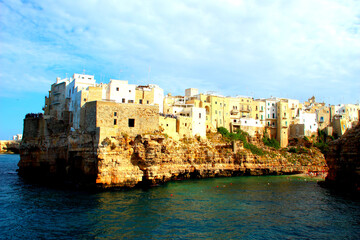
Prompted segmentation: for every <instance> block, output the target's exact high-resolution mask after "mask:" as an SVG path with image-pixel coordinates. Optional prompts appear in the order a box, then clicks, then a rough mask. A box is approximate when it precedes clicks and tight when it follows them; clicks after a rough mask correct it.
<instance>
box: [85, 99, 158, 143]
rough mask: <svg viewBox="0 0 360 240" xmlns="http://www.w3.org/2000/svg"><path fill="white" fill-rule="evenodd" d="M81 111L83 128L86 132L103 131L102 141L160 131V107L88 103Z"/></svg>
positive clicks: (100, 102) (98, 102) (101, 102)
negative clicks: (109, 138)
mask: <svg viewBox="0 0 360 240" xmlns="http://www.w3.org/2000/svg"><path fill="white" fill-rule="evenodd" d="M81 111H82V116H81V119H82V126H83V127H84V129H85V130H86V131H89V132H94V131H96V129H98V128H100V131H102V129H103V131H102V133H103V134H102V135H101V136H100V140H102V139H104V138H106V137H111V136H114V137H116V136H120V135H122V134H127V135H129V136H136V135H137V134H143V133H149V132H154V131H156V130H159V114H158V106H150V105H141V104H132V103H129V104H128V103H115V102H106V101H94V102H88V103H86V104H85V105H84V107H83V108H82V110H81ZM104 133H106V134H104ZM107 135H108V136H107Z"/></svg>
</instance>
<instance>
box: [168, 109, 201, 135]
mask: <svg viewBox="0 0 360 240" xmlns="http://www.w3.org/2000/svg"><path fill="white" fill-rule="evenodd" d="M170 114H173V115H176V116H183V117H189V118H191V119H192V129H191V132H192V136H196V135H198V136H200V137H206V124H205V121H206V110H205V108H198V107H194V106H193V105H191V104H186V105H185V104H184V105H181V106H180V105H177V106H173V107H172V112H171V113H170Z"/></svg>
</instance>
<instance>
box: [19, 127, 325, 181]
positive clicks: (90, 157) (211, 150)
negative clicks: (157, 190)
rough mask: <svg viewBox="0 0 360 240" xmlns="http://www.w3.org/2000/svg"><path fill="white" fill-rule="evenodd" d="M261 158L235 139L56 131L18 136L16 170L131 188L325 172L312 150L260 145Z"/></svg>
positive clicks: (317, 155) (62, 179)
mask: <svg viewBox="0 0 360 240" xmlns="http://www.w3.org/2000/svg"><path fill="white" fill-rule="evenodd" d="M250 141H252V143H254V144H258V146H259V147H262V148H263V149H265V150H266V151H267V154H266V155H264V156H258V155H254V154H252V153H251V152H250V151H249V150H247V149H244V148H243V147H242V143H241V142H225V141H223V140H222V138H221V135H219V134H213V136H211V137H209V138H208V139H205V140H204V139H199V140H198V139H195V138H193V139H183V140H181V141H175V140H173V139H171V138H167V137H166V136H164V135H162V134H149V135H138V136H137V137H126V136H123V137H119V138H111V139H109V138H107V139H105V140H103V141H102V142H101V143H97V139H96V137H95V135H94V134H90V133H78V132H68V133H64V132H58V133H56V134H55V133H53V134H52V135H51V136H47V137H34V138H27V139H25V140H23V142H22V145H21V149H20V157H21V160H20V162H19V164H18V166H19V174H20V175H23V176H29V177H41V178H44V177H45V178H49V179H55V180H60V181H67V182H69V181H70V182H72V183H76V184H81V185H86V186H97V187H101V188H107V187H134V186H136V185H138V184H150V185H153V184H159V183H164V182H166V181H169V180H175V179H187V178H208V177H224V176H239V175H269V174H273V175H280V174H294V173H300V172H305V171H326V170H327V169H326V164H325V159H324V157H323V155H322V154H321V153H320V152H319V151H318V150H316V149H309V152H308V153H306V154H305V153H302V154H295V153H293V154H290V153H288V152H286V151H283V152H281V151H276V150H275V149H271V148H267V147H265V146H264V145H261V141H257V140H256V139H250Z"/></svg>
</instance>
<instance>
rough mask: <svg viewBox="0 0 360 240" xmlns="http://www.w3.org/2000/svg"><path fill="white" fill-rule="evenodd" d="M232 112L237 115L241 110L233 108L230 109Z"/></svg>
mask: <svg viewBox="0 0 360 240" xmlns="http://www.w3.org/2000/svg"><path fill="white" fill-rule="evenodd" d="M230 114H231V115H237V114H239V110H237V109H233V110H231V111H230Z"/></svg>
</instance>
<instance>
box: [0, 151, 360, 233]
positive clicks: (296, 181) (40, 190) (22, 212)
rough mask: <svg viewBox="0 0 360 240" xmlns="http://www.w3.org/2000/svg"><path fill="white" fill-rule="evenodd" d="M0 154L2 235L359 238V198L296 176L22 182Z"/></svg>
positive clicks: (11, 160) (13, 160) (10, 159)
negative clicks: (86, 187) (94, 186)
mask: <svg viewBox="0 0 360 240" xmlns="http://www.w3.org/2000/svg"><path fill="white" fill-rule="evenodd" d="M18 161H19V156H18V155H0V238H1V239H19V238H21V239H95V238H96V239H159V238H163V239H204V238H208V239H359V236H360V202H358V201H355V200H352V199H348V198H346V197H343V196H340V195H336V194H333V193H332V192H330V191H329V190H326V189H323V188H321V187H319V186H318V185H317V183H316V181H310V180H307V181H305V180H304V179H303V178H295V177H289V178H288V177H283V176H280V177H276V176H273V177H234V178H218V179H204V180H188V181H181V182H180V181H179V182H171V183H168V184H166V185H163V186H159V187H154V188H151V189H148V190H142V189H133V190H126V191H125V190H124V191H108V192H98V193H88V192H81V191H70V190H59V189H51V188H47V187H42V186H39V185H35V184H28V183H25V182H24V181H23V180H22V179H21V178H19V177H18V175H17V174H16V172H15V171H16V169H17V162H18Z"/></svg>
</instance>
